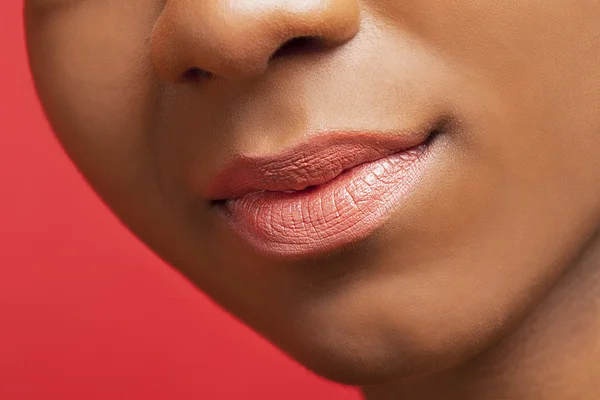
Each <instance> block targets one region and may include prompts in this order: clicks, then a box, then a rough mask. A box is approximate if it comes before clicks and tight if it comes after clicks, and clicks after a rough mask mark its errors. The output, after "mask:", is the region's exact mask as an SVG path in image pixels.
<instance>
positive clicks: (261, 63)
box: [151, 0, 360, 82]
mask: <svg viewBox="0 0 600 400" xmlns="http://www.w3.org/2000/svg"><path fill="white" fill-rule="evenodd" d="M358 1H359V0H166V4H165V7H164V9H163V11H162V13H161V15H160V16H159V18H158V20H157V22H156V24H155V27H154V30H153V32H152V37H151V57H152V62H153V64H154V67H155V69H156V71H157V73H158V74H159V75H160V76H162V77H163V78H164V79H167V80H169V81H172V82H181V81H182V80H185V79H188V78H189V77H190V76H198V74H200V75H201V76H202V75H205V76H212V77H218V78H225V79H247V78H250V77H255V76H258V75H261V74H263V73H265V71H266V70H267V69H268V67H269V63H270V61H271V60H272V59H274V58H276V57H278V56H284V55H285V54H288V53H289V52H288V51H287V50H291V49H293V50H294V53H297V52H298V51H303V50H308V48H311V49H314V47H315V46H317V47H318V48H328V47H336V46H340V45H342V44H344V43H346V42H347V41H349V40H351V39H352V38H353V37H354V36H355V35H356V34H357V33H358V30H359V25H360V9H359V4H358Z"/></svg>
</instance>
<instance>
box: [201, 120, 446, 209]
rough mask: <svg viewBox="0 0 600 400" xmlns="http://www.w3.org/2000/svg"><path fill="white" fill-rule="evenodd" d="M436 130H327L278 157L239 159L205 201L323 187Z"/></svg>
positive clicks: (210, 187) (215, 180)
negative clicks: (359, 166) (386, 131)
mask: <svg viewBox="0 0 600 400" xmlns="http://www.w3.org/2000/svg"><path fill="white" fill-rule="evenodd" d="M436 130H437V129H436V127H435V126H432V125H428V126H427V127H426V128H425V129H418V130H412V131H403V132H394V133H381V132H355V131H329V132H325V133H319V134H315V135H314V136H312V137H311V138H310V139H308V140H305V141H302V142H300V143H297V144H295V145H293V146H291V147H289V148H287V149H286V150H284V151H282V152H280V153H278V154H269V155H247V154H241V155H237V156H235V157H233V158H232V159H230V160H229V162H227V163H226V164H225V167H224V168H222V169H221V170H220V171H218V172H217V173H216V174H215V175H214V176H213V177H212V179H210V180H209V181H208V185H207V186H206V191H205V196H206V198H208V199H210V200H212V201H218V200H227V199H235V198H239V197H242V196H244V195H246V194H249V193H253V192H260V191H274V192H286V191H295V190H302V189H305V188H308V187H312V186H317V185H322V184H325V183H327V182H329V181H331V180H332V179H334V178H335V177H337V176H338V175H340V174H341V173H342V172H344V171H345V170H348V169H350V168H353V167H355V166H357V165H360V164H363V163H367V162H371V161H375V160H378V159H381V158H384V157H387V156H390V155H392V154H395V153H399V152H403V151H407V150H409V149H411V148H415V147H418V146H420V145H422V144H423V143H425V141H427V139H428V138H429V137H430V136H431V135H432V133H434V132H435V131H436Z"/></svg>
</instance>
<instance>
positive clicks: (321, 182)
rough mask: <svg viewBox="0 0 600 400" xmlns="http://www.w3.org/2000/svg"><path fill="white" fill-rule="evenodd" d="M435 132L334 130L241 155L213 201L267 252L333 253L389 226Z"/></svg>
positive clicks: (214, 188) (219, 179)
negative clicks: (278, 147)
mask: <svg viewBox="0 0 600 400" xmlns="http://www.w3.org/2000/svg"><path fill="white" fill-rule="evenodd" d="M435 133H437V130H436V129H424V130H418V131H412V132H403V133H399V134H398V133H397V134H383V133H366V132H329V133H325V134H319V135H318V136H315V137H313V138H312V139H311V140H308V141H305V142H302V143H299V144H297V145H295V146H292V147H291V148H290V149H288V150H286V151H284V152H282V153H279V154H275V155H267V156H248V155H242V156H238V157H236V158H234V159H232V160H231V161H230V162H229V163H228V164H227V165H226V167H225V168H224V169H222V170H221V171H220V172H219V173H218V174H216V175H215V177H214V178H213V179H211V181H210V182H209V184H208V185H207V190H206V193H205V196H206V197H207V198H209V199H210V200H211V201H212V202H213V204H215V205H216V207H215V208H216V210H217V213H218V214H219V216H220V217H222V218H223V219H224V220H225V222H226V223H227V225H228V226H229V227H230V228H231V229H232V231H233V232H234V233H235V234H236V235H237V236H239V237H240V238H242V239H243V240H245V241H246V242H247V243H248V244H250V245H251V246H252V247H254V248H255V249H256V250H257V251H258V252H260V253H262V254H264V255H267V256H274V257H284V258H295V257H304V256H310V255H316V254H321V253H327V252H330V251H332V250H335V249H337V248H340V247H343V246H345V245H348V244H350V243H353V242H355V241H357V240H360V239H363V238H365V237H367V236H369V235H370V234H372V233H373V231H374V230H376V229H377V228H378V227H380V226H381V225H383V224H384V223H385V221H386V220H387V219H388V217H389V215H390V214H391V212H392V211H393V210H394V209H395V208H396V207H398V206H399V203H400V202H401V201H402V199H404V198H406V197H407V194H408V193H409V192H410V189H411V187H413V186H414V184H415V183H416V182H418V180H419V179H420V177H421V176H422V174H423V170H424V168H422V166H423V162H424V161H425V159H426V158H427V156H428V154H429V153H430V152H429V142H430V139H431V138H432V137H433V136H434V135H435Z"/></svg>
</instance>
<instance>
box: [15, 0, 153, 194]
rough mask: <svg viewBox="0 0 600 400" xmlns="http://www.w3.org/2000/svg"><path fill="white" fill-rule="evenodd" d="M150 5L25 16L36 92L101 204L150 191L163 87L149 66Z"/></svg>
mask: <svg viewBox="0 0 600 400" xmlns="http://www.w3.org/2000/svg"><path fill="white" fill-rule="evenodd" d="M149 4H150V2H148V1H141V0H134V1H130V2H119V1H72V2H70V3H69V4H68V6H55V7H51V8H48V9H46V8H41V7H40V8H35V7H32V6H31V5H29V6H28V7H27V8H26V24H27V25H26V26H27V29H26V35H27V44H28V50H29V54H30V64H31V68H32V73H33V76H34V80H35V84H36V88H37V90H38V93H39V96H40V98H41V100H42V103H43V104H44V108H45V110H46V113H47V115H48V117H49V120H50V122H51V124H52V126H53V128H54V130H55V132H56V134H57V135H58V136H59V139H60V140H61V142H62V144H63V146H64V147H65V148H66V150H67V152H68V153H69V155H70V156H71V158H72V159H73V160H74V161H75V163H76V164H77V165H78V166H79V168H81V170H82V172H83V173H84V175H86V177H87V178H88V179H89V180H90V181H91V182H92V183H93V184H94V186H95V187H96V188H97V189H99V191H100V192H101V194H102V195H103V196H106V197H109V198H111V199H113V198H114V200H115V201H116V202H122V199H123V198H124V197H127V196H128V195H131V194H133V192H135V191H142V192H143V191H145V190H147V189H148V188H145V187H144V186H145V185H147V183H148V182H147V181H148V180H149V178H148V176H150V174H149V168H151V165H150V163H151V161H150V159H149V156H148V154H147V143H146V142H147V140H148V136H149V134H148V133H149V132H152V129H153V128H152V127H153V126H154V123H155V119H156V115H157V106H156V104H155V102H154V101H155V100H154V99H156V98H157V92H158V90H159V87H158V86H157V83H156V81H154V78H153V77H152V72H151V70H150V69H149V63H148V61H147V54H146V53H147V48H146V46H145V42H146V37H147V36H148V35H149V32H150V30H151V28H152V20H153V18H152V16H153V11H152V10H150V9H149V7H150V6H149Z"/></svg>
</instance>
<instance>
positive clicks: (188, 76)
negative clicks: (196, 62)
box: [182, 67, 215, 82]
mask: <svg viewBox="0 0 600 400" xmlns="http://www.w3.org/2000/svg"><path fill="white" fill-rule="evenodd" d="M214 77H215V76H214V75H213V74H212V73H210V72H208V71H206V70H204V69H202V68H197V67H192V68H189V69H187V70H186V71H185V72H184V73H183V74H182V78H183V80H184V81H186V82H189V81H193V82H195V81H198V80H200V79H213V78H214Z"/></svg>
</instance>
